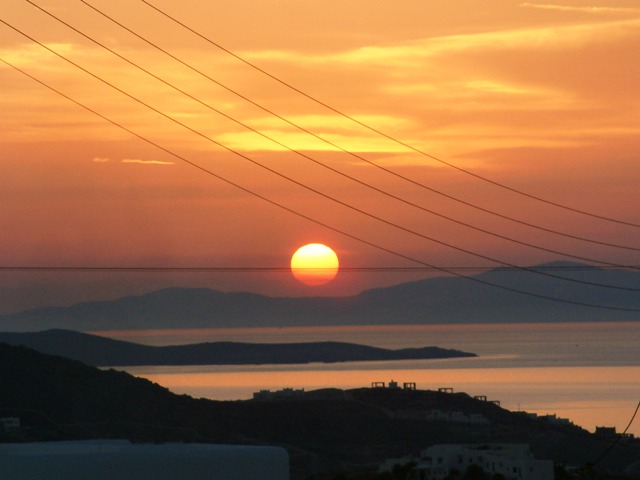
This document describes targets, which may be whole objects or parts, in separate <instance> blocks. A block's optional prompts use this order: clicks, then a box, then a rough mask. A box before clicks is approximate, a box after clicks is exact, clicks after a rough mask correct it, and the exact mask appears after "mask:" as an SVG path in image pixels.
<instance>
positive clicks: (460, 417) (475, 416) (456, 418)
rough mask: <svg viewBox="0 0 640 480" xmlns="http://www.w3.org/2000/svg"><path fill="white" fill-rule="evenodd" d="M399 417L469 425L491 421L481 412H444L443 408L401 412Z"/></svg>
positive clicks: (486, 423) (484, 423)
mask: <svg viewBox="0 0 640 480" xmlns="http://www.w3.org/2000/svg"><path fill="white" fill-rule="evenodd" d="M396 416H397V417H398V418H404V419H411V420H422V421H425V422H446V423H464V424H468V425H489V424H490V423H491V422H490V421H489V419H488V418H487V417H485V416H484V415H482V414H480V413H469V414H465V413H463V412H443V411H442V410H436V409H434V410H427V411H422V412H416V411H413V412H399V413H398V414H397V415H396Z"/></svg>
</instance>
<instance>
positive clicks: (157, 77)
mask: <svg viewBox="0 0 640 480" xmlns="http://www.w3.org/2000/svg"><path fill="white" fill-rule="evenodd" d="M26 1H27V2H28V3H30V4H31V5H33V6H34V7H36V8H38V9H39V10H40V11H42V12H43V13H45V14H47V15H48V16H49V17H51V18H53V19H55V20H56V21H58V22H59V23H61V24H63V25H65V26H66V27H67V28H70V29H71V30H73V31H75V32H76V33H78V34H80V35H82V36H83V37H84V38H86V39H87V40H89V41H91V42H93V43H94V44H96V45H98V46H99V47H101V48H103V49H105V50H107V51H108V52H110V53H111V54H113V55H115V56H116V57H118V58H120V59H121V60H123V61H125V62H127V63H128V64H129V65H131V66H133V67H135V68H137V69H138V70H140V71H142V72H144V73H146V74H147V75H149V76H151V77H152V78H154V79H156V80H158V81H160V82H161V83H163V84H164V85H167V86H169V87H170V88H172V89H174V90H176V91H178V92H179V93H181V94H183V95H185V96H187V97H188V98H190V99H192V100H194V101H196V102H197V103H199V104H201V105H203V106H205V107H206V108H208V109H210V110H212V111H214V112H216V113H218V114H219V115H222V116H223V117H225V118H227V119H228V120H230V121H233V122H234V123H236V124H238V125H241V126H242V127H244V128H246V129H248V130H250V131H252V132H254V133H256V134H258V135H260V136H262V137H263V138H266V139H268V140H270V141H272V142H274V143H276V144H277V145H280V146H282V147H283V148H286V149H287V150H289V151H291V152H293V153H296V154H298V155H300V156H302V157H303V158H305V159H307V160H309V161H311V162H313V163H314V164H317V165H319V166H321V167H323V168H326V169H328V170H330V171H332V172H334V173H336V174H338V175H340V176H342V177H344V178H347V179H349V180H352V181H354V182H356V183H358V184H360V185H363V186H365V187H368V188H370V189H372V190H374V191H375V192H377V193H380V194H382V195H385V196H387V197H390V198H392V199H394V200H397V201H400V202H402V203H404V204H406V205H409V206H412V207H415V208H417V209H419V210H421V211H424V212H426V213H430V214H432V215H435V216H437V217H440V218H443V219H446V220H448V221H451V222H453V223H456V224H458V225H462V226H465V227H468V228H471V229H473V230H476V231H479V232H482V233H485V234H487V235H491V236H494V237H496V238H500V239H503V240H507V241H510V242H513V243H516V244H519V245H523V246H526V247H529V248H534V249H537V250H540V251H544V252H547V253H554V254H557V255H562V256H564V257H567V258H572V259H576V260H582V261H587V262H593V263H597V264H600V265H606V266H613V267H623V266H622V265H620V264H617V263H612V262H606V261H603V260H598V259H594V258H590V257H585V256H580V255H575V254H570V253H567V252H563V251H559V250H554V249H550V248H546V247H542V246H539V245H535V244H532V243H529V242H524V241H521V240H518V239H514V238H511V237H508V236H506V235H502V234H499V233H496V232H492V231H489V230H486V229H483V228H481V227H477V226H475V225H471V224H469V223H467V222H463V221H460V220H457V219H454V218H452V217H449V216H447V215H443V214H441V213H439V212H436V211H434V210H431V209H428V208H426V207H423V206H421V205H418V204H415V203H413V202H410V201H408V200H406V199H403V198H401V197H398V196H396V195H394V194H392V193H389V192H387V191H385V190H382V189H380V188H377V187H375V186H373V185H370V184H368V183H366V182H364V181H361V180H359V179H357V178H355V177H353V176H351V175H348V174H346V173H344V172H341V171H339V170H337V169H335V168H333V167H330V166H328V165H326V164H325V163H323V162H321V161H319V160H316V159H315V158H313V157H310V156H309V155H306V154H305V153H302V152H300V151H298V150H295V149H293V148H291V147H289V146H287V145H285V144H284V143H282V142H280V141H278V140H276V139H274V138H272V137H271V136H269V135H266V134H264V133H262V132H260V131H259V130H257V129H255V128H253V127H251V126H250V125H247V124H245V123H244V122H241V121H239V120H237V119H236V118H234V117H232V116H231V115H228V114H226V113H224V112H222V111H220V110H218V109H217V108H215V107H214V106H212V105H210V104H209V103H207V102H204V101H202V100H200V99H199V98H197V97H195V96H193V95H191V94H190V93H188V92H186V91H184V90H183V89H181V88H179V87H178V86H176V85H174V84H173V83H171V82H169V81H167V80H165V79H163V78H161V77H159V76H158V75H156V74H154V73H153V72H151V71H149V70H148V69H146V68H144V67H142V66H140V65H139V64H137V63H136V62H133V61H131V60H129V59H128V58H126V57H125V56H123V55H121V54H120V53H118V52H116V51H114V50H113V49H111V48H109V47H108V46H106V45H104V44H103V43H101V42H99V41H97V40H96V39H94V38H93V37H91V36H90V35H87V34H86V33H84V32H82V31H81V30H79V29H77V28H76V27H74V26H73V25H70V24H69V23H67V22H65V21H64V20H62V19H60V18H59V17H57V16H56V15H54V14H52V13H50V12H48V11H47V10H45V9H44V8H42V7H40V6H38V5H36V4H35V3H33V2H32V1H31V0H26ZM92 8H93V7H92ZM94 10H96V9H94ZM96 11H98V10H96ZM98 12H99V13H101V14H102V15H105V14H103V13H102V12H100V11H98ZM108 18H109V19H110V20H111V21H113V22H114V23H116V24H118V23H117V22H116V21H115V20H113V19H111V18H110V17H108ZM118 25H119V24H118ZM123 28H126V27H123ZM127 31H129V30H128V29H127ZM132 33H133V32H132ZM134 34H135V33H134ZM136 35H137V34H136ZM638 250H640V249H638ZM495 261H496V262H497V263H501V262H499V261H498V260H495Z"/></svg>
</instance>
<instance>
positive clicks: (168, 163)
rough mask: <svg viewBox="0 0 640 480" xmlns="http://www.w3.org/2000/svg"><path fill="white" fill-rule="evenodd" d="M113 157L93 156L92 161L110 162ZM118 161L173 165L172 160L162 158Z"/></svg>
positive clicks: (123, 161)
mask: <svg viewBox="0 0 640 480" xmlns="http://www.w3.org/2000/svg"><path fill="white" fill-rule="evenodd" d="M112 161H113V159H111V158H108V157H95V158H94V159H93V160H92V162H95V163H108V162H112ZM120 163H132V164H138V165H175V163H174V162H167V161H163V160H142V159H139V158H123V159H122V160H120Z"/></svg>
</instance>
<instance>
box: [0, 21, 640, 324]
mask: <svg viewBox="0 0 640 480" xmlns="http://www.w3.org/2000/svg"><path fill="white" fill-rule="evenodd" d="M0 22H2V23H5V24H6V22H4V21H3V20H0ZM7 25H8V24H7ZM0 62H2V63H4V64H5V65H7V66H9V67H11V68H13V69H14V70H16V71H18V72H20V73H21V74H23V75H24V76H26V77H28V78H30V79H32V80H33V81H35V82H36V83H38V84H40V85H42V86H43V87H45V88H47V89H49V90H51V91H52V92H54V93H56V94H58V95H60V96H62V97H63V98H66V99H67V100H69V101H70V102H72V103H74V104H76V105H77V106H79V107H81V108H83V109H85V110H87V111H88V112H90V113H92V114H94V115H96V116H98V117H100V118H102V119H103V120H105V121H107V122H108V123H110V124H112V125H114V126H115V127H118V128H120V129H122V130H124V131H126V132H128V133H129V134H131V135H132V136H134V137H136V138H138V139H140V140H142V141H144V142H146V143H147V144H149V145H152V146H154V147H156V148H158V149H159V150H161V151H163V152H165V153H167V154H169V155H171V156H173V157H175V158H177V159H179V160H181V161H183V162H184V163H186V164H188V165H190V166H192V167H194V168H196V169H198V170H200V171H202V172H204V173H206V174H207V175H210V176H212V177H214V178H217V179H218V180H221V181H222V182H224V183H227V184H228V185H231V186H233V187H235V188H237V189H239V190H241V191H243V192H245V193H247V194H250V195H252V196H254V197H256V198H259V199H261V200H263V201H265V202H267V203H269V204H271V205H273V206H275V207H278V208H280V209H282V210H284V211H286V212H289V213H291V214H293V215H295V216H297V217H299V218H302V219H305V220H307V221H309V222H312V223H314V224H316V225H319V226H321V227H323V228H326V229H328V230H331V231H333V232H335V233H338V234H340V235H342V236H345V237H347V238H351V239H352V240H355V241H358V242H359V243H362V244H363V245H368V246H370V247H372V248H375V249H377V250H380V251H383V252H386V253H389V254H391V255H393V256H396V257H398V258H402V259H404V260H407V261H410V262H412V263H416V264H418V265H422V266H425V267H428V268H432V269H435V270H438V271H440V272H443V273H448V274H450V275H453V276H456V277H460V278H463V279H466V280H468V281H471V282H475V283H477V284H481V285H485V286H489V287H492V288H497V289H501V290H504V291H508V292H512V293H517V294H520V295H524V296H528V297H533V298H540V299H544V300H549V301H553V302H557V303H563V304H570V305H576V306H581V307H589V308H596V309H602V310H609V311H619V312H634V313H638V312H640V309H637V308H626V307H616V306H610V305H600V304H594V303H587V302H579V301H574V300H569V299H565V298H558V297H552V296H549V295H543V294H538V293H534V292H528V291H524V290H519V289H517V288H514V287H509V286H505V285H500V284H495V283H492V282H488V281H486V280H483V279H481V278H477V277H469V276H465V275H462V274H461V273H459V272H456V271H455V270H447V269H445V268H442V267H438V266H435V265H431V264H429V263H427V262H425V261H423V260H420V259H417V258H413V257H411V256H409V255H405V254H403V253H400V252H398V251H395V250H392V249H389V248H386V247H384V246H382V245H379V244H377V243H374V242H372V241H369V240H367V239H365V238H362V237H359V236H357V235H354V234H351V233H349V232H346V231H344V230H342V229H340V228H337V227H334V226H332V225H329V224H327V223H325V222H322V221H320V220H317V219H315V218H313V217H310V216H309V215H306V214H304V213H302V212H299V211H297V210H295V209H293V208H290V207H287V206H286V205H284V204H282V203H280V202H277V201H275V200H273V199H271V198H269V197H267V196H265V195H261V194H260V193H258V192H255V191H254V190H251V189H249V188H247V187H243V186H242V185H240V184H238V183H235V182H233V181H231V180H229V179H227V178H225V177H223V176H221V175H218V174H217V173H215V172H213V171H211V170H209V169H207V168H205V167H203V166H201V165H199V164H198V163H196V162H194V161H192V160H189V159H188V158H186V157H184V156H183V155H180V154H178V153H176V152H174V151H172V150H170V149H168V148H166V147H164V146H162V145H160V144H159V143H157V142H155V141H153V140H150V139H149V138H147V137H145V136H143V135H141V134H139V133H137V132H135V131H133V130H131V129H130V128H128V127H126V126H125V125H123V124H121V123H119V122H117V121H115V120H113V119H111V118H109V117H107V116H106V115H104V114H101V113H100V112H98V111H97V110H95V109H93V108H91V107H89V106H87V105H84V104H83V103H81V102H79V101H78V100H75V99H74V98H72V97H71V96H69V95H67V94H65V93H64V92H62V91H60V90H58V89H56V88H55V87H52V86H51V85H49V84H47V83H46V82H44V81H42V80H40V79H38V78H37V77H35V76H33V75H31V74H29V73H28V72H26V71H25V70H23V69H21V68H19V67H17V66H16V65H14V64H12V63H11V62H9V61H7V60H5V59H4V58H1V57H0Z"/></svg>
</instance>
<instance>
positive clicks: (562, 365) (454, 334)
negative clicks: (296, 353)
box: [93, 322, 640, 437]
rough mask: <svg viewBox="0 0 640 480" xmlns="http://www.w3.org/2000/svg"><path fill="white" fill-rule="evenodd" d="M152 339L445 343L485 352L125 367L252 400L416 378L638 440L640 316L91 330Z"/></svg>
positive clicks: (177, 385)
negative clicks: (262, 393)
mask: <svg viewBox="0 0 640 480" xmlns="http://www.w3.org/2000/svg"><path fill="white" fill-rule="evenodd" d="M93 333H97V334H100V335H104V336H109V337H111V338H116V339H119V340H126V341H131V342H135V343H140V344H145V345H182V344H190V343H201V342H215V341H237V342H253V343H291V342H320V341H340V342H352V343H358V344H363V345H371V346H376V347H383V348H392V349H398V348H413V347H424V346H437V347H442V348H451V349H457V350H463V351H466V352H472V353H475V354H477V355H478V356H477V357H472V358H458V359H443V360H401V361H385V362H345V363H330V364H327V363H309V364H296V365H242V366H219V365H204V366H201V365H198V366H177V367H176V366H149V367H146V366H145V367H140V366H136V367H117V368H118V369H122V370H125V371H127V372H129V373H131V374H133V375H135V376H138V377H142V378H147V379H149V380H151V381H153V382H155V383H158V384H160V385H162V386H164V387H166V388H168V389H169V390H171V391H173V392H175V393H179V394H183V393H184V394H188V395H191V396H193V397H196V398H208V399H213V400H244V399H249V398H252V396H253V393H254V392H257V391H259V390H280V389H283V388H294V389H304V390H307V391H308V390H316V389H321V388H341V389H349V388H360V387H370V386H371V385H372V383H373V382H385V383H386V384H388V383H389V382H390V381H395V382H398V384H400V385H402V384H403V383H405V382H412V383H415V384H416V387H417V388H418V389H421V390H437V389H438V388H452V389H453V391H454V392H465V393H467V394H469V395H471V396H485V397H487V400H492V401H498V402H500V405H501V406H502V407H504V408H507V409H509V410H512V411H526V412H530V413H536V414H538V415H556V416H557V417H559V418H565V419H568V420H570V421H571V422H573V423H575V424H577V425H580V426H581V427H583V428H586V429H587V430H589V431H594V430H595V428H596V427H597V426H606V427H615V428H616V429H617V431H618V432H623V431H625V430H626V431H627V433H631V434H633V435H635V436H636V437H640V412H638V415H637V416H635V417H634V412H635V411H636V409H637V406H638V404H639V402H640V322H606V323H527V324H473V325H386V326H338V327H293V328H243V329H196V330H187V329H185V330H136V331H134V330H127V331H109V332H93Z"/></svg>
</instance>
